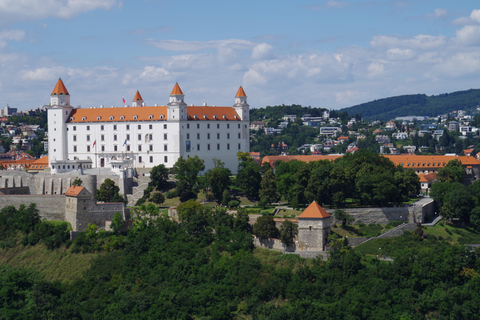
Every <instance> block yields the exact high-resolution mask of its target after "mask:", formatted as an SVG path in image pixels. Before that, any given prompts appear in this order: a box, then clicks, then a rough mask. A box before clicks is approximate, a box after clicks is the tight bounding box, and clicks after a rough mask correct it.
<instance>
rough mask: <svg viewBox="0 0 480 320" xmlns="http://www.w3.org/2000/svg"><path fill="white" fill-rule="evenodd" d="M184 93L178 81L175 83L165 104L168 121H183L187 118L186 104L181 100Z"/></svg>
mask: <svg viewBox="0 0 480 320" xmlns="http://www.w3.org/2000/svg"><path fill="white" fill-rule="evenodd" d="M184 97H185V95H184V94H183V92H182V89H180V86H179V85H178V83H175V86H174V87H173V90H172V93H170V99H169V102H168V104H167V107H168V110H167V120H169V121H185V120H187V104H186V103H185V101H184V100H183V99H184Z"/></svg>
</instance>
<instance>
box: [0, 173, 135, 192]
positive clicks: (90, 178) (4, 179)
mask: <svg viewBox="0 0 480 320" xmlns="http://www.w3.org/2000/svg"><path fill="white" fill-rule="evenodd" d="M76 178H79V179H81V180H82V186H83V187H85V188H86V189H87V190H88V191H89V192H90V193H91V194H95V192H96V189H99V188H100V186H101V185H102V183H103V182H104V181H105V179H107V178H108V179H111V180H113V181H114V182H115V184H116V185H117V186H118V187H119V188H120V191H119V193H120V194H129V193H132V188H133V178H131V177H124V176H120V175H89V174H83V175H80V174H79V175H73V174H57V175H50V174H42V173H37V174H32V173H28V172H23V171H7V170H2V171H0V188H17V187H28V188H29V193H30V194H38V195H40V194H46V195H61V194H65V192H67V190H68V188H70V187H71V185H72V183H73V181H74V180H75V179H76Z"/></svg>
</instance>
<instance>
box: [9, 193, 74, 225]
mask: <svg viewBox="0 0 480 320" xmlns="http://www.w3.org/2000/svg"><path fill="white" fill-rule="evenodd" d="M31 203H35V204H36V205H37V209H38V211H39V214H40V217H42V218H43V219H45V220H60V221H61V220H64V219H65V196H62V195H18V194H15V195H0V210H1V209H3V208H5V207H8V206H14V207H15V208H17V209H18V208H19V207H20V205H22V204H24V205H25V206H27V207H28V206H29V205H30V204H31Z"/></svg>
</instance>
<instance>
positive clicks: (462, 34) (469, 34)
mask: <svg viewBox="0 0 480 320" xmlns="http://www.w3.org/2000/svg"><path fill="white" fill-rule="evenodd" d="M456 36H457V40H458V41H460V42H461V43H463V44H466V45H477V44H480V26H465V27H463V28H462V29H460V30H457V31H456Z"/></svg>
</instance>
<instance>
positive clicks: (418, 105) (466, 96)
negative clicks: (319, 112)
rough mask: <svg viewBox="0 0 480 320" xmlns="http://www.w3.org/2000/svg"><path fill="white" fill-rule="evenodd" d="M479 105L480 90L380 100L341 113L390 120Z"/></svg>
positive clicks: (412, 95)
mask: <svg viewBox="0 0 480 320" xmlns="http://www.w3.org/2000/svg"><path fill="white" fill-rule="evenodd" d="M477 105H480V89H470V90H466V91H457V92H453V93H444V94H440V95H438V96H427V95H425V94H411V95H403V96H397V97H391V98H385V99H379V100H374V101H371V102H367V103H362V104H359V105H356V106H353V107H349V108H344V109H341V110H339V111H340V112H342V111H346V112H348V114H349V115H351V116H353V115H355V114H356V113H358V114H361V115H362V118H363V119H366V120H373V119H379V120H390V119H393V118H396V117H404V116H409V115H414V116H429V117H431V116H436V115H439V114H444V113H447V112H451V111H454V110H464V109H472V108H476V107H477Z"/></svg>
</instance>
